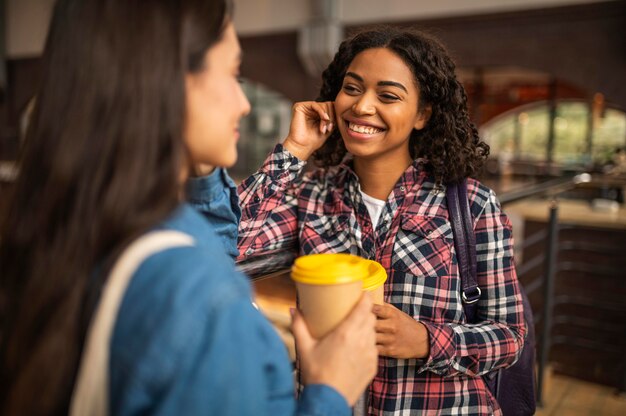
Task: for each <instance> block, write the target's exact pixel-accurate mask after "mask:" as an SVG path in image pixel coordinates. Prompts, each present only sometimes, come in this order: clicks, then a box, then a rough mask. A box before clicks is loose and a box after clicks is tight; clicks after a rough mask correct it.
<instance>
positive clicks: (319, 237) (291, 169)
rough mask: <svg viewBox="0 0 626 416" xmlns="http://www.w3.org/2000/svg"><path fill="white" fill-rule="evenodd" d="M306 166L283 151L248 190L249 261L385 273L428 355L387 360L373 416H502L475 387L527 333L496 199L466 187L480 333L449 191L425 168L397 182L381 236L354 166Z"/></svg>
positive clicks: (390, 297) (244, 194)
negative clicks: (280, 255) (331, 258)
mask: <svg viewBox="0 0 626 416" xmlns="http://www.w3.org/2000/svg"><path fill="white" fill-rule="evenodd" d="M304 165H305V162H302V161H300V160H298V159H297V158H295V157H294V156H293V155H291V154H290V153H289V152H287V151H286V150H284V149H283V147H282V146H281V145H277V146H276V148H275V149H274V151H273V152H272V153H271V154H270V156H269V157H268V158H267V160H266V161H265V163H264V165H263V166H262V167H261V169H260V170H259V171H258V172H257V173H256V174H254V175H252V176H251V177H250V178H248V179H247V180H245V181H244V182H243V183H242V184H241V185H240V188H239V194H240V198H241V205H242V211H243V213H242V219H241V224H240V234H239V249H240V252H241V253H242V254H241V258H247V257H250V256H254V255H255V254H261V253H263V254H267V253H268V252H271V251H282V250H292V251H295V252H297V253H299V254H300V255H303V254H311V253H327V252H330V253H352V254H356V255H359V256H361V257H365V258H368V259H373V260H376V261H378V262H380V263H381V264H382V265H383V266H384V267H385V269H386V270H387V273H388V276H389V278H388V280H387V283H386V284H385V301H386V302H388V303H391V304H393V305H394V306H396V307H397V308H399V309H401V310H402V311H404V312H405V313H407V314H409V315H411V316H413V317H414V318H415V319H416V320H419V321H420V322H422V323H423V324H424V325H425V326H426V327H427V329H428V332H429V336H430V355H429V357H427V358H426V359H423V360H417V359H394V358H387V357H381V358H380V360H379V366H378V374H377V376H376V378H375V379H374V381H373V382H372V385H371V386H370V397H369V404H370V407H369V412H370V414H374V415H378V414H385V415H409V414H427V415H431V414H432V415H435V414H436V415H485V414H501V412H500V408H499V406H498V404H497V403H496V401H495V399H494V398H493V397H492V395H491V394H490V393H489V392H488V390H487V388H486V386H485V384H484V383H483V381H482V379H481V378H480V377H476V376H479V375H483V374H486V373H488V372H490V371H492V370H495V369H497V368H501V367H505V366H509V365H511V364H513V363H514V362H515V361H516V360H517V358H518V355H519V353H520V352H521V346H522V345H523V338H524V335H525V331H526V330H525V325H524V320H523V311H522V299H521V296H520V293H519V287H518V281H517V276H516V273H515V265H514V261H513V237H512V232H511V224H510V222H509V220H508V218H507V216H506V215H505V214H504V213H503V212H502V211H501V209H500V205H499V202H498V200H497V198H496V196H495V194H494V192H493V191H492V190H490V189H488V188H487V187H485V186H483V185H482V184H480V183H479V182H477V181H475V180H471V179H470V180H468V186H467V187H468V195H469V199H470V210H471V213H472V217H473V218H474V232H475V234H476V255H477V267H478V275H477V277H478V283H479V286H480V288H481V290H482V297H481V299H480V301H479V302H478V313H477V317H478V321H479V323H476V324H468V323H466V322H465V314H464V312H463V305H462V303H461V296H460V287H459V285H460V279H459V271H458V267H457V259H456V253H455V250H454V243H453V234H452V228H451V225H450V221H449V218H448V209H447V206H446V199H445V190H444V189H441V187H437V186H436V185H435V183H434V182H433V179H432V176H431V175H429V174H428V173H427V172H426V171H425V170H424V169H423V161H422V160H417V161H415V162H414V163H413V164H412V165H411V166H410V167H409V168H408V169H407V170H406V171H405V172H404V174H403V175H402V177H401V178H400V180H399V181H398V182H397V184H396V186H395V188H394V189H393V191H392V193H391V195H390V196H389V198H388V200H387V204H386V206H385V208H384V209H383V212H382V214H381V217H380V220H379V223H378V226H377V227H376V229H375V230H374V229H372V223H371V220H370V218H369V214H368V212H367V208H366V207H365V205H364V204H363V201H362V198H361V193H360V192H359V181H358V178H357V176H356V175H355V173H354V171H353V170H352V169H351V164H350V162H349V161H348V162H346V163H344V164H341V165H340V166H337V167H334V168H331V169H328V170H316V171H314V172H310V173H307V174H305V175H302V174H301V173H302V170H303V167H304Z"/></svg>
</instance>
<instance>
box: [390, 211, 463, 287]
mask: <svg viewBox="0 0 626 416" xmlns="http://www.w3.org/2000/svg"><path fill="white" fill-rule="evenodd" d="M453 245H454V240H453V236H452V228H451V227H450V222H449V221H448V220H447V219H445V218H441V217H425V216H419V215H409V214H405V215H403V216H402V218H401V222H400V227H399V229H398V234H397V236H396V240H395V242H394V247H393V256H392V262H391V264H392V268H393V269H395V270H398V271H402V272H405V273H411V274H413V275H415V276H417V277H426V276H431V277H432V276H438V277H443V276H449V274H450V264H451V261H452V260H451V259H452V253H451V249H452V246H453Z"/></svg>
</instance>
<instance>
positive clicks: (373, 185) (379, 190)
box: [354, 155, 413, 200]
mask: <svg viewBox="0 0 626 416" xmlns="http://www.w3.org/2000/svg"><path fill="white" fill-rule="evenodd" d="M411 163H413V161H412V160H411V157H410V156H409V155H406V157H404V158H402V160H389V159H388V158H361V157H357V156H355V157H354V171H355V173H356V175H357V176H358V177H359V182H360V183H361V190H362V191H363V192H365V193H366V194H367V195H369V196H371V197H374V198H376V199H382V200H386V199H387V197H388V196H389V194H390V193H391V191H393V188H394V186H395V185H396V183H397V182H398V179H400V177H401V176H402V174H403V173H404V171H405V170H406V169H407V168H408V167H409V166H410V165H411Z"/></svg>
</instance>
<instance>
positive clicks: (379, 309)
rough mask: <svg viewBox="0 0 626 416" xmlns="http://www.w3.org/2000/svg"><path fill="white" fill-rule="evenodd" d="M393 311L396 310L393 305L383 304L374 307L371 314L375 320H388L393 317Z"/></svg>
mask: <svg viewBox="0 0 626 416" xmlns="http://www.w3.org/2000/svg"><path fill="white" fill-rule="evenodd" d="M395 309H396V308H395V307H394V306H393V305H390V304H389V303H383V304H382V305H374V307H373V308H372V313H373V314H374V315H376V318H378V319H388V318H391V317H392V316H393V313H394V312H395Z"/></svg>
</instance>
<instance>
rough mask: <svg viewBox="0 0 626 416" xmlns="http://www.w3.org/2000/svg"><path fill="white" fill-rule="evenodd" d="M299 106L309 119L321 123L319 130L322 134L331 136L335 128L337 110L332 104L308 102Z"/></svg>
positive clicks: (328, 102)
mask: <svg viewBox="0 0 626 416" xmlns="http://www.w3.org/2000/svg"><path fill="white" fill-rule="evenodd" d="M297 105H300V106H302V108H303V109H304V110H305V112H306V113H308V115H309V117H310V118H312V119H313V120H315V121H316V122H318V123H319V125H318V129H319V132H320V134H322V135H327V134H330V132H331V131H332V129H333V128H334V126H335V123H334V120H335V109H334V108H333V105H332V102H330V101H326V102H316V101H307V102H303V103H298V104H297Z"/></svg>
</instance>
